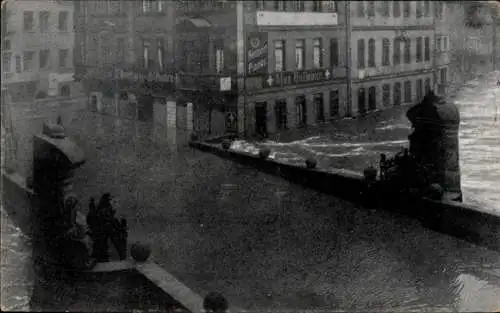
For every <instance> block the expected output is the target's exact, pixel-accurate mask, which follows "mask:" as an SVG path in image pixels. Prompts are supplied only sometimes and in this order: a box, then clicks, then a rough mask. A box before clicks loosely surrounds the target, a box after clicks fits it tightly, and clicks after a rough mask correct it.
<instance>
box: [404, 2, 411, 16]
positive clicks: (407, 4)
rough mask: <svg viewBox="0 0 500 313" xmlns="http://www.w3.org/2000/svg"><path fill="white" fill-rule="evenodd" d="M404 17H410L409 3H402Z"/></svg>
mask: <svg viewBox="0 0 500 313" xmlns="http://www.w3.org/2000/svg"><path fill="white" fill-rule="evenodd" d="M403 10H404V17H410V14H411V3H410V1H404V2H403Z"/></svg>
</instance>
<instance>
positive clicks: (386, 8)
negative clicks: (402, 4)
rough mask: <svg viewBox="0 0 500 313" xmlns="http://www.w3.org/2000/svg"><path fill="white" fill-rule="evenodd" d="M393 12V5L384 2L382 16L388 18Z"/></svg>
mask: <svg viewBox="0 0 500 313" xmlns="http://www.w3.org/2000/svg"><path fill="white" fill-rule="evenodd" d="M390 12H391V4H390V2H389V1H382V16H385V17H388V16H390V15H391V14H390Z"/></svg>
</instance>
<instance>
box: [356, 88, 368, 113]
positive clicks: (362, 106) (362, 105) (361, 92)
mask: <svg viewBox="0 0 500 313" xmlns="http://www.w3.org/2000/svg"><path fill="white" fill-rule="evenodd" d="M358 112H359V114H361V115H364V114H365V113H366V95H365V88H359V89H358Z"/></svg>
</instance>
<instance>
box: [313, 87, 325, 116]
mask: <svg viewBox="0 0 500 313" xmlns="http://www.w3.org/2000/svg"><path fill="white" fill-rule="evenodd" d="M314 104H315V109H316V122H323V121H324V120H325V107H324V99H323V93H317V94H315V95H314Z"/></svg>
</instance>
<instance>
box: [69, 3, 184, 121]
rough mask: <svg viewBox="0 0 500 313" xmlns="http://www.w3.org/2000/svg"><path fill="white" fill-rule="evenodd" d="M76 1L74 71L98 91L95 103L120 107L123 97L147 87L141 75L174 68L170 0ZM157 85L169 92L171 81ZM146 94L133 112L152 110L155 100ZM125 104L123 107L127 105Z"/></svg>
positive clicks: (159, 90)
mask: <svg viewBox="0 0 500 313" xmlns="http://www.w3.org/2000/svg"><path fill="white" fill-rule="evenodd" d="M74 3H75V30H76V36H75V50H76V52H75V56H76V76H77V79H78V80H83V83H84V85H85V87H86V89H87V91H89V90H90V91H94V92H93V94H92V99H93V100H92V102H93V103H94V105H97V103H99V105H102V106H103V107H104V108H112V109H113V110H114V111H116V112H117V113H118V111H119V104H120V103H121V102H123V101H125V102H128V101H129V99H130V97H134V96H135V95H137V96H139V95H141V94H144V93H145V92H146V90H145V89H144V80H143V78H147V77H148V75H149V74H151V73H153V74H152V75H153V76H154V74H159V73H163V72H168V71H172V70H173V64H174V53H173V51H174V48H173V47H174V43H173V30H174V24H175V18H174V15H173V14H174V11H173V9H172V8H173V7H174V6H173V4H174V3H173V2H172V1H163V0H144V1H111V0H104V1H74ZM131 73H133V74H134V75H129V74H131ZM132 76H133V77H132ZM86 78H91V79H86ZM157 87H159V88H155V93H158V96H160V95H163V96H165V95H168V94H170V92H166V91H168V90H171V88H169V87H168V86H165V85H161V84H160V86H157ZM148 99H149V100H148V101H146V98H144V97H142V98H141V99H140V100H141V101H140V102H141V104H142V105H141V106H140V107H139V108H140V110H139V112H136V111H134V112H132V113H131V114H137V113H138V114H139V115H140V116H144V117H147V116H151V114H152V111H153V104H152V101H151V99H150V98H148ZM145 101H146V102H145ZM122 109H124V110H122V111H123V112H122V113H124V112H125V111H127V110H125V108H122Z"/></svg>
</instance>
